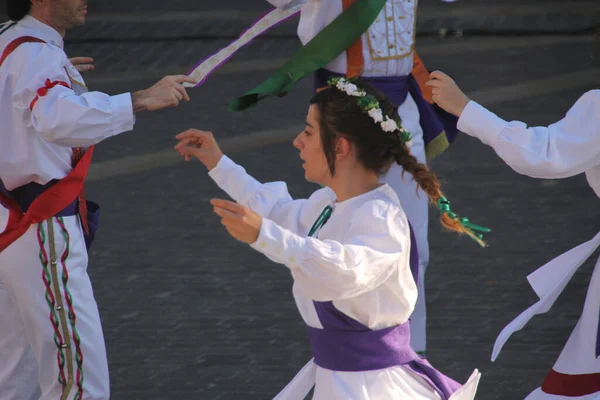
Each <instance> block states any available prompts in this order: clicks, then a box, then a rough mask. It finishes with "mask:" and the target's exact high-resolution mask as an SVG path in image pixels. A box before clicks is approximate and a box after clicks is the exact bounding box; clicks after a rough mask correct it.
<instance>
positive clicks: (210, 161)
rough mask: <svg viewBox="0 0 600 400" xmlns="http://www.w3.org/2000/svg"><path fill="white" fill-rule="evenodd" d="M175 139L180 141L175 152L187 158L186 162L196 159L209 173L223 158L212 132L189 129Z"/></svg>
mask: <svg viewBox="0 0 600 400" xmlns="http://www.w3.org/2000/svg"><path fill="white" fill-rule="evenodd" d="M175 139H178V140H179V143H177V145H175V150H177V151H178V152H179V154H181V155H182V156H183V157H185V161H190V158H191V157H196V158H197V159H198V160H200V161H201V162H202V164H204V165H205V166H206V168H208V170H209V171H210V170H211V169H213V168H214V167H216V166H217V164H218V163H219V161H220V160H221V157H223V152H222V151H221V149H220V148H219V145H218V144H217V141H216V140H215V137H214V136H213V134H212V132H205V131H199V130H198V129H188V130H187V131H185V132H182V133H180V134H179V135H177V136H175Z"/></svg>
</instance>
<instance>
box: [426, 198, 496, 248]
mask: <svg viewBox="0 0 600 400" xmlns="http://www.w3.org/2000/svg"><path fill="white" fill-rule="evenodd" d="M438 208H439V209H440V213H441V214H444V213H446V214H448V216H449V217H450V218H452V219H453V220H455V221H458V222H459V223H460V224H461V225H462V226H463V227H464V228H466V229H468V230H470V231H471V232H472V233H473V234H474V235H475V236H476V237H478V238H479V239H480V240H481V239H483V235H482V234H480V233H475V232H484V233H489V232H491V231H492V230H491V229H490V228H486V227H485V226H481V225H475V224H474V223H472V222H470V221H469V219H468V218H465V217H459V216H458V215H456V214H455V213H454V212H452V210H451V209H450V201H449V200H448V199H447V198H445V197H440V198H439V199H438Z"/></svg>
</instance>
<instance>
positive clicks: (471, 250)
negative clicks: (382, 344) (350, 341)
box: [66, 0, 600, 400]
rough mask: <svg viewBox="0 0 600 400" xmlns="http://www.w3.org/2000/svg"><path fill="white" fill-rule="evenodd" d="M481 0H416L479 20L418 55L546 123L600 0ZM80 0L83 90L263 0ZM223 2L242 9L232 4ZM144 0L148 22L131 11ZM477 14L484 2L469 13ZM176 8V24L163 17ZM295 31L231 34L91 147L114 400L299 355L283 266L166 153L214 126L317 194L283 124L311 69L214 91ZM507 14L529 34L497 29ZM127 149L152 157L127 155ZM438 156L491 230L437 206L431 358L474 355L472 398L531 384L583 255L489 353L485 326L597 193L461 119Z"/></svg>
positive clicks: (238, 21)
mask: <svg viewBox="0 0 600 400" xmlns="http://www.w3.org/2000/svg"><path fill="white" fill-rule="evenodd" d="M490 4H491V3H490V2H488V1H485V2H484V1H482V0H459V2H457V3H455V4H451V5H441V6H440V5H439V4H438V3H437V2H434V1H433V0H429V1H427V0H422V3H421V5H422V12H421V13H420V17H419V18H421V16H422V15H425V17H423V18H424V19H423V20H422V22H419V23H420V24H422V25H420V26H421V27H424V29H425V33H427V32H431V33H435V32H437V30H438V28H439V27H442V26H447V27H452V24H449V23H448V22H444V21H442V22H443V23H442V22H439V21H438V22H436V18H438V16H439V13H440V11H439V10H440V8H439V7H446V6H447V7H448V8H447V9H448V10H449V11H448V15H449V17H448V18H454V19H455V21H456V23H457V24H458V25H456V24H455V26H464V27H467V26H469V25H468V24H472V25H470V26H472V27H473V28H472V29H471V28H470V29H466V30H465V36H463V37H461V38H446V39H441V38H438V37H436V36H429V37H420V38H419V39H418V48H419V51H421V54H422V55H423V58H424V60H425V62H426V64H427V65H428V66H429V67H430V68H439V69H442V70H444V71H447V72H449V73H450V74H452V75H453V76H454V77H455V79H456V80H457V81H459V82H460V84H461V85H462V86H463V87H464V88H465V90H466V91H467V92H469V93H470V94H472V95H473V97H474V98H477V99H480V100H481V101H482V102H483V103H484V104H486V105H489V106H491V107H493V109H494V110H495V111H496V112H498V113H499V114H500V115H502V116H503V117H504V118H506V119H521V120H526V121H527V122H529V123H530V124H548V123H551V122H553V121H556V120H557V119H559V118H561V117H562V116H563V115H564V113H565V112H566V110H567V109H568V108H569V106H570V105H571V104H572V103H573V102H574V101H575V100H576V99H577V98H578V97H579V96H580V95H581V94H582V93H583V92H584V91H586V90H589V89H592V88H597V87H598V85H599V83H600V79H596V77H597V76H598V75H596V73H597V71H598V70H599V69H600V61H599V59H600V37H599V36H597V35H595V34H594V33H591V32H588V33H585V34H577V35H575V34H573V32H576V31H581V30H583V29H590V28H593V27H594V26H598V19H599V18H600V10H598V9H597V7H598V6H599V3H598V2H597V1H588V2H584V1H573V2H568V3H567V2H562V3H559V2H545V1H544V2H533V1H513V0H495V1H494V2H493V6H492V5H490ZM536 4H537V5H538V6H539V7H534V6H535V5H536ZM542 4H543V6H542ZM565 4H568V5H570V6H569V7H567V6H565ZM90 7H92V9H93V7H97V10H98V13H100V16H101V17H99V18H98V19H97V20H96V21H92V23H91V24H90V25H91V26H89V27H88V28H89V31H88V33H84V32H86V30H85V29H82V30H80V32H81V34H79V33H78V34H77V35H76V36H75V37H74V39H75V40H70V41H68V44H67V47H66V48H67V51H68V52H69V54H70V55H91V56H93V57H95V59H96V66H97V70H96V71H94V72H93V73H92V74H88V75H87V76H86V79H87V82H88V84H89V85H90V86H91V88H92V89H96V90H102V91H107V92H109V93H119V92H122V91H129V90H136V89H140V88H144V87H147V86H148V85H150V84H152V83H153V82H154V81H155V80H156V79H159V78H160V77H161V76H162V75H164V74H167V73H181V72H185V71H187V70H188V69H189V68H190V67H191V66H192V65H193V64H195V63H196V61H197V60H199V59H201V58H204V57H205V56H206V55H208V54H210V53H211V52H214V51H216V50H218V49H219V48H221V47H223V46H224V45H226V44H227V43H228V42H229V39H228V37H230V36H232V37H235V36H237V34H239V32H240V30H241V29H243V27H244V26H245V24H247V23H249V22H251V21H252V20H253V18H254V17H253V16H255V15H257V13H258V12H260V10H263V9H264V2H261V1H258V0H243V1H242V0H238V1H230V2H212V1H211V2H209V1H197V2H187V1H186V2H184V1H179V0H172V1H170V2H168V3H167V2H158V1H146V2H140V1H139V0H121V1H119V2H112V1H111V2H90ZM460 7H462V8H460ZM586 7H587V8H586ZM232 8H233V9H235V10H236V12H239V13H237V14H235V13H234V15H233V16H229V17H228V16H226V15H227V14H228V10H230V9H232ZM187 9H190V10H191V11H193V12H191V13H190V15H189V18H187V19H186V18H184V17H182V16H181V15H182V13H184V11H185V10H187ZM207 10H208V11H207ZM451 10H454V11H451ZM461 10H462V11H461ZM507 10H508V11H507ZM167 11H171V12H175V13H178V14H177V15H175V14H173V15H174V16H173V15H172V16H171V17H169V18H171V22H169V24H171V25H169V24H165V25H158V26H157V24H156V20H157V19H158V18H159V16H160V15H162V13H165V12H167ZM142 12H145V13H147V15H149V17H148V21H154V22H152V23H151V24H154V26H155V28H156V29H155V30H151V29H150V28H144V27H143V26H142V24H145V23H146V22H143V21H142V22H135V18H136V16H137V19H140V18H139V16H140V15H141V14H140V13H142ZM480 12H482V13H483V14H482V15H485V16H486V17H485V18H488V19H487V20H485V19H482V18H479V19H476V18H474V17H473V16H475V15H479V14H478V13H480ZM427 13H429V15H430V17H427ZM102 18H104V19H102ZM169 18H167V19H169ZM427 18H429V19H428V20H427ZM482 20H484V21H487V22H482ZM177 21H179V23H180V24H181V27H180V28H177V29H181V30H180V31H179V30H175V31H171V28H172V27H174V26H176V25H175V24H176V23H177ZM182 21H183V22H184V23H183V22H182ZM223 21H229V22H227V25H225V26H224V30H223V29H217V28H215V26H217V25H218V24H221V26H222V27H223ZM427 21H432V22H427ZM148 23H149V24H150V22H148ZM427 23H431V24H432V25H431V26H430V27H428V25H427ZM436 23H437V24H438V25H435V24H436ZM475 23H477V24H480V26H484V27H487V28H489V29H487V30H486V31H485V32H486V35H487V36H483V37H481V36H479V35H478V34H479V33H481V32H480V31H478V30H477V29H475V28H476V26H475V25H474V24H475ZM94 24H97V25H94ZM511 24H512V25H511ZM148 26H150V25H148ZM511 26H512V27H513V28H510V27H511ZM169 27H171V28H169ZM495 27H496V28H498V27H501V28H502V29H500V30H497V29H496V30H495ZM509 28H510V29H509ZM119 29H122V31H119ZM139 29H142V32H141V33H140V30H139ZM144 29H146V30H144ZM211 29H213V30H214V32H213V31H210V30H211ZM293 29H295V26H294V22H290V25H289V26H287V27H281V30H278V32H276V33H275V34H272V35H270V36H268V37H266V38H263V39H259V40H257V41H255V42H254V43H252V44H251V45H249V46H248V47H247V48H245V49H243V50H242V51H241V52H240V53H239V54H237V55H236V56H235V57H234V58H233V59H232V60H231V61H230V62H229V63H228V64H227V65H226V66H225V67H224V68H223V69H222V70H221V71H219V72H217V73H216V74H215V75H213V76H212V77H211V78H210V79H209V80H208V81H207V82H206V84H205V85H203V86H202V87H200V88H196V89H193V90H190V95H191V96H192V102H190V103H189V104H184V105H182V106H181V107H179V108H177V109H171V110H166V111H162V112H158V113H154V114H139V115H138V116H137V123H136V128H135V131H134V132H133V133H127V134H123V135H120V136H118V137H115V138H113V139H111V140H108V141H106V142H104V143H102V144H100V145H99V146H98V147H97V153H96V156H95V159H96V161H97V163H96V166H97V167H98V168H99V169H96V170H95V171H93V172H94V173H96V174H95V175H94V174H92V176H91V178H92V179H91V181H90V183H89V184H88V196H89V197H90V198H93V199H94V200H96V201H98V202H99V203H101V205H102V213H103V216H102V221H101V230H100V232H99V233H98V237H97V242H96V243H95V244H94V247H93V249H92V251H91V257H90V259H91V261H90V275H91V276H92V281H93V283H94V287H95V293H96V298H97V301H98V304H99V307H100V311H101V315H102V318H103V324H104V332H105V337H106V342H107V348H108V353H109V364H110V368H111V384H112V398H113V399H115V400H159V399H175V398H176V399H180V400H188V399H189V400H196V399H198V400H204V399H211V400H212V399H232V400H233V399H241V398H244V399H270V398H272V397H273V396H274V395H275V394H276V393H277V392H278V391H279V390H280V389H281V388H282V387H283V386H285V384H286V383H287V382H288V381H289V380H290V379H291V378H292V377H293V376H294V374H295V373H296V371H297V370H298V369H299V368H300V367H301V366H302V365H303V364H304V363H305V362H306V361H307V360H308V359H309V358H310V352H309V348H308V343H307V338H306V335H305V330H304V327H303V325H302V322H301V320H300V317H299V315H298V313H297V311H296V309H295V305H294V302H293V299H292V295H291V284H292V280H291V277H290V274H289V273H288V272H287V269H286V268H285V267H283V266H281V265H277V264H273V263H271V262H270V261H268V260H267V259H265V258H264V257H263V256H261V255H260V254H258V253H256V252H253V251H251V250H250V249H249V248H248V247H247V246H244V245H241V244H239V243H237V242H235V241H234V240H233V239H230V238H229V237H228V235H227V234H226V232H225V231H224V230H223V229H222V226H221V225H220V223H219V221H218V219H217V218H216V217H215V216H213V215H212V211H211V209H210V207H209V206H208V200H209V199H210V198H212V197H215V196H224V195H223V194H222V193H221V192H220V191H219V189H218V188H217V187H216V186H215V185H214V184H213V183H212V182H211V181H210V179H209V178H208V177H207V175H206V173H205V171H204V169H203V167H202V166H201V165H200V164H199V163H197V162H193V163H184V162H177V161H176V160H175V161H174V160H173V158H168V157H167V159H166V161H165V157H164V156H163V154H168V149H169V148H170V147H172V145H173V144H174V140H173V136H174V135H175V134H176V133H178V132H180V131H182V130H184V129H187V128H189V127H197V128H202V129H208V130H212V131H214V132H215V134H216V135H217V136H218V137H219V138H220V139H222V140H223V141H225V143H227V149H230V150H231V152H230V155H231V157H232V158H234V160H236V161H237V162H239V163H240V164H242V165H244V166H245V167H246V168H247V169H248V171H249V172H250V173H252V174H253V175H254V176H255V177H257V178H258V179H260V180H263V181H271V180H286V181H287V182H288V183H289V188H290V191H291V192H292V194H293V195H294V196H297V197H301V196H307V195H309V194H310V193H311V191H312V190H314V189H315V186H314V185H312V184H308V183H306V182H305V181H304V179H303V174H302V169H301V168H300V163H299V162H298V159H297V154H296V151H295V150H294V149H293V147H292V146H291V143H290V140H289V137H293V135H294V132H295V129H297V127H298V126H299V125H301V124H302V122H303V121H304V116H305V113H306V108H307V107H306V104H307V99H308V97H309V95H310V90H311V87H310V81H309V80H305V81H302V82H301V83H300V84H299V86H298V88H297V90H295V91H294V92H293V93H292V94H290V95H289V96H287V97H286V98H283V99H273V100H268V101H265V102H264V103H263V104H260V105H259V106H258V107H256V108H255V109H252V110H248V111H247V112H245V113H243V114H231V113H229V112H227V109H226V105H227V102H228V101H229V100H230V99H231V98H233V97H235V96H237V95H240V94H242V93H243V92H244V91H246V90H248V89H250V88H251V87H253V86H254V85H255V84H256V83H258V82H260V81H261V80H262V79H264V78H266V77H267V76H268V75H269V73H270V72H272V71H273V70H275V69H276V67H277V65H279V63H280V62H281V60H284V59H285V58H286V57H287V56H289V55H290V54H291V53H292V52H293V51H294V49H295V48H296V47H297V45H298V42H297V40H296V39H295V38H294V37H293ZM517 31H518V32H521V34H520V35H509V36H507V35H504V34H509V33H511V32H513V33H514V32H517ZM526 31H530V32H535V33H536V34H535V35H525V34H524V32H526ZM90 32H91V33H90ZM186 32H187V34H184V33H186ZM211 32H212V33H211ZM422 32H423V31H422ZM540 32H553V33H554V34H553V35H539V33H540ZM182 34H184V35H183V36H182ZM86 35H87V36H86ZM156 38H161V39H162V40H156ZM548 82H554V84H552V85H550V86H548ZM265 132H267V133H269V132H272V133H269V135H264V133H265ZM244 138H251V139H252V138H259V139H256V143H248V142H249V141H248V140H246V141H244ZM272 138H275V139H272ZM251 141H252V140H250V142H251ZM165 152H167V153H165ZM131 157H134V158H135V157H137V159H138V160H146V159H147V162H145V165H143V168H138V167H137V166H134V165H133V163H132V162H131V161H130V160H131ZM432 168H433V169H434V171H435V172H436V173H437V174H438V175H439V177H440V178H441V179H442V181H443V184H444V190H445V191H446V193H447V195H448V197H449V198H450V199H451V200H452V202H453V205H454V207H455V208H456V210H457V211H458V212H460V213H462V214H464V215H467V216H469V217H470V218H471V219H472V220H473V221H477V222H479V223H481V224H483V225H486V226H490V227H491V228H493V232H492V233H491V234H489V235H487V240H488V242H489V245H490V247H489V248H487V249H480V248H478V247H477V245H476V244H474V243H473V242H471V241H470V240H469V239H467V238H459V237H456V236H455V235H453V234H451V233H447V232H443V231H442V230H441V229H440V228H439V224H438V222H437V218H436V211H435V210H434V209H432V210H431V215H432V218H431V222H430V231H431V235H430V242H431V263H430V269H429V271H428V275H427V291H428V293H427V294H428V309H429V326H428V328H429V331H428V334H429V358H430V360H431V362H432V363H433V364H434V365H436V366H437V367H439V368H440V369H441V370H442V371H444V372H445V373H447V374H448V375H450V376H452V377H453V378H455V379H457V380H459V381H463V380H465V379H466V378H467V377H468V376H469V374H470V372H471V371H472V369H473V368H479V369H480V370H482V372H483V378H482V382H481V386H480V389H479V395H478V399H482V400H512V399H515V400H518V399H522V398H524V397H525V395H526V394H528V393H529V392H530V391H531V390H533V389H534V388H535V387H537V386H538V385H539V384H540V383H541V380H542V379H543V377H544V375H545V373H546V372H547V370H548V369H549V368H550V367H551V366H552V363H553V361H554V360H555V359H556V357H557V356H558V353H559V352H560V350H561V348H562V346H563V344H564V342H565V340H566V338H567V337H568V335H569V333H570V331H571V329H572V327H573V326H574V325H575V323H576V322H577V319H578V316H579V314H580V311H581V306H582V304H583V297H584V295H585V292H586V289H587V283H588V281H589V278H590V274H591V267H592V262H591V261H588V263H587V264H586V266H585V267H584V268H583V269H582V270H581V271H580V272H578V273H577V274H576V276H575V278H574V279H573V281H572V282H571V284H570V285H569V286H568V288H567V291H566V292H565V293H564V294H563V295H562V296H561V298H560V299H559V301H558V302H557V305H556V306H555V308H554V309H553V310H551V312H549V313H548V314H547V315H544V316H542V317H537V318H536V319H534V320H533V321H532V323H531V324H530V325H529V326H528V328H527V330H526V331H524V332H519V333H517V334H515V335H514V337H513V338H512V340H511V341H510V342H509V343H508V344H507V346H506V347H505V349H504V352H503V353H502V354H501V356H500V358H499V359H498V361H497V362H496V363H491V362H490V361H489V357H490V354H491V349H492V344H493V342H494V339H495V337H496V335H497V334H498V333H499V332H500V330H501V329H502V327H503V326H504V325H505V324H506V323H508V322H509V321H510V320H511V319H512V318H513V317H514V316H516V315H517V314H518V313H519V312H520V311H521V310H522V309H524V308H525V307H527V306H528V305H530V304H532V303H533V302H534V301H535V300H536V298H535V295H534V293H533V292H532V291H531V289H530V288H529V287H528V285H527V281H526V279H525V276H526V275H527V274H528V273H530V272H532V271H533V270H535V269H536V268H537V267H539V266H541V265H542V264H544V263H545V262H547V261H549V260H550V259H552V258H553V257H555V256H557V255H559V254H561V253H562V252H564V251H566V250H568V249H570V248H572V247H574V246H576V245H578V244H579V243H581V242H583V241H586V240H588V239H589V238H590V237H592V236H593V235H594V234H595V233H596V232H597V231H598V230H599V229H600V223H599V221H600V213H599V212H598V209H597V207H595V206H596V205H597V202H598V199H597V198H596V197H595V196H594V195H593V193H592V191H591V189H589V187H588V186H587V185H586V182H585V179H584V177H583V176H578V177H575V178H571V179H565V180H560V181H553V180H550V181H539V180H534V179H530V178H526V177H522V176H519V175H517V174H516V173H514V172H512V171H511V170H510V169H509V168H508V167H506V166H505V165H504V164H503V163H502V162H501V161H500V160H499V159H498V158H497V157H495V155H494V153H493V151H491V150H490V149H489V148H487V147H485V146H483V145H481V144H480V143H478V142H477V141H475V140H474V139H471V138H469V137H467V136H461V137H460V138H459V140H458V141H457V142H456V143H455V144H454V145H453V146H452V148H451V149H450V151H449V152H447V153H446V154H444V155H443V156H442V157H440V158H439V159H437V160H435V161H434V162H433V163H432ZM100 172H102V174H101V173H100ZM595 257H597V255H596V256H595ZM595 257H594V256H593V257H592V259H595Z"/></svg>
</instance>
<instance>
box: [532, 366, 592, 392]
mask: <svg viewBox="0 0 600 400" xmlns="http://www.w3.org/2000/svg"><path fill="white" fill-rule="evenodd" d="M542 392H544V393H547V394H554V395H557V396H566V397H579V396H585V395H588V394H593V393H600V373H595V374H585V375H567V374H562V373H560V372H556V371H555V370H553V369H552V370H550V372H549V373H548V375H547V376H546V379H544V383H543V384H542Z"/></svg>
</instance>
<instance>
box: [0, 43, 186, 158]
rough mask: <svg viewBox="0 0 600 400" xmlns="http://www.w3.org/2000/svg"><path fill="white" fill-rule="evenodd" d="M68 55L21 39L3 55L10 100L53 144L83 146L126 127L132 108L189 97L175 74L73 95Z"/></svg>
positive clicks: (148, 107) (153, 107) (130, 124)
mask: <svg viewBox="0 0 600 400" xmlns="http://www.w3.org/2000/svg"><path fill="white" fill-rule="evenodd" d="M68 62H69V61H68V60H67V56H66V55H65V54H64V52H63V51H62V50H61V49H60V48H58V47H55V46H52V45H48V44H44V43H25V44H23V45H22V46H20V47H19V48H18V49H17V50H15V52H14V53H13V54H11V56H10V57H9V58H8V59H7V62H6V63H7V64H9V65H4V66H3V67H6V68H8V69H9V70H10V71H11V72H12V74H11V75H10V79H12V82H14V83H13V84H14V91H13V97H12V102H13V105H14V106H15V108H17V109H18V110H20V111H21V112H22V115H23V118H24V119H25V120H29V121H30V123H31V125H32V126H33V128H34V129H35V130H36V131H37V132H38V133H39V135H40V136H42V137H43V138H44V139H45V140H46V141H48V142H51V143H54V144H56V145H58V146H65V147H86V146H91V145H93V144H96V143H99V142H101V141H102V140H104V139H106V138H108V137H111V136H114V135H118V134H120V133H122V132H126V131H130V130H131V129H133V125H134V114H133V113H134V111H142V110H148V111H152V110H158V109H161V108H165V107H170V106H175V105H177V104H179V101H180V100H182V99H186V100H189V97H188V96H187V94H186V93H185V89H184V88H183V87H182V86H181V84H180V83H179V82H178V79H179V80H181V79H189V80H191V78H188V77H184V76H181V77H179V78H177V77H166V78H164V79H163V80H161V81H160V82H158V83H157V84H156V85H154V86H153V87H151V88H149V89H146V90H142V91H139V92H135V93H133V94H130V93H124V94H120V95H116V96H110V95H108V94H105V93H101V92H87V93H83V94H77V93H75V91H74V90H73V89H72V87H71V85H72V84H71V79H70V77H69V74H68V72H67V69H66V65H68Z"/></svg>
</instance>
